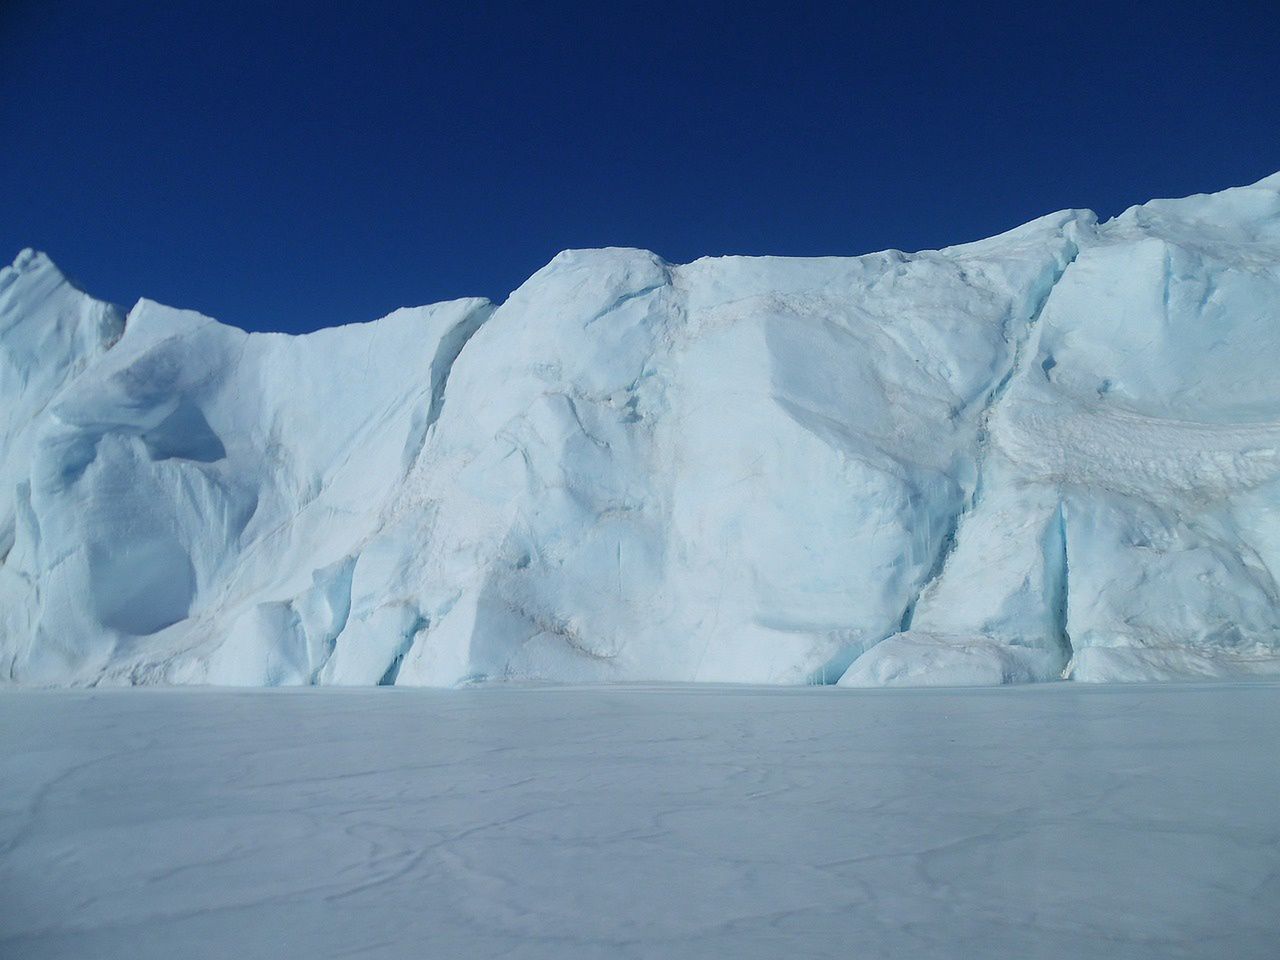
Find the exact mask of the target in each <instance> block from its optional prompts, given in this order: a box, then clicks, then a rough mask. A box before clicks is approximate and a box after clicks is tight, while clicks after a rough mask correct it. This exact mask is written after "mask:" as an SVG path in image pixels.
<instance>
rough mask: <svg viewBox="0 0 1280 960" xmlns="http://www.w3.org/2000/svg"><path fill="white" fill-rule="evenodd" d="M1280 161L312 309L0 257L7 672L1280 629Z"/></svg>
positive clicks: (357, 676) (171, 670)
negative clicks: (991, 231)
mask: <svg viewBox="0 0 1280 960" xmlns="http://www.w3.org/2000/svg"><path fill="white" fill-rule="evenodd" d="M1277 361H1280V175H1277V176H1274V177H1271V178H1268V179H1267V180H1264V181H1262V182H1260V183H1258V184H1255V185H1253V186H1251V187H1244V188H1238V189H1234V190H1228V191H1224V192H1222V193H1218V194H1214V195H1210V196H1199V197H1191V198H1187V199H1184V200H1177V201H1156V202H1152V203H1149V204H1146V205H1144V206H1141V207H1135V208H1132V209H1131V210H1129V211H1127V212H1126V213H1124V214H1123V215H1121V216H1120V217H1117V218H1115V219H1114V220H1111V221H1108V222H1107V223H1104V224H1101V225H1099V224H1098V223H1097V222H1096V218H1095V217H1094V216H1093V215H1092V214H1091V213H1088V212H1064V213H1059V214H1054V215H1051V216H1048V217H1044V218H1041V219H1039V220H1036V221H1034V222H1032V223H1030V224H1027V225H1026V226H1024V227H1020V228H1018V229H1016V230H1013V231H1010V232H1009V233H1006V234H1003V235H1001V236H999V237H995V238H992V239H990V240H984V241H981V242H978V243H972V244H966V245H963V246H958V247H951V248H947V249H944V250H940V251H932V252H925V253H918V254H903V253H899V252H896V251H890V252H887V253H879V254H872V255H869V256H865V257H857V258H824V259H804V260H799V259H780V258H742V257H728V258H719V259H705V260H700V261H697V262H695V263H692V264H687V265H683V266H673V265H670V264H667V263H665V262H663V261H662V260H660V259H659V258H658V257H656V256H654V255H653V254H651V253H647V252H644V251H638V250H622V249H609V250H594V251H571V252H567V253H564V254H561V255H560V256H559V257H557V258H556V259H555V260H553V261H552V262H551V263H550V264H549V265H548V266H547V267H545V268H543V269H542V270H541V271H539V272H538V273H537V274H535V275H534V276H533V277H531V278H530V279H529V280H528V281H527V282H526V283H525V284H524V285H523V286H522V287H521V288H520V289H519V290H517V291H516V292H515V293H513V294H512V295H511V297H510V298H509V299H508V300H507V301H506V302H505V303H503V304H502V305H501V306H498V307H496V308H495V307H494V306H493V305H491V304H489V303H487V302H485V301H482V300H462V301H455V302H451V303H444V304H436V305H434V306H430V307H422V308H417V309H408V310H401V311H397V312H396V313H394V314H392V315H391V316H389V317H386V318H383V319H382V320H379V321H376V322H374V323H371V324H363V325H353V326H349V327H342V328H336V329H331V330H323V331H320V332H318V333H315V334H311V335H308V336H304V337H287V336H282V335H263V334H245V333H243V332H241V331H239V330H236V329H234V328H231V327H227V326H223V325H221V324H218V323H216V322H215V321H213V320H209V319H208V318H205V317H201V316H199V315H196V314H193V313H188V312H183V311H177V310H172V309H169V308H166V307H162V306H159V305H157V304H154V303H151V302H148V301H142V302H140V303H139V304H138V305H137V306H135V307H134V308H133V309H132V310H131V311H129V313H128V316H127V317H126V316H124V315H123V314H122V313H121V312H120V311H119V310H117V309H116V308H114V307H111V306H109V305H106V304H102V303H99V302H97V301H94V300H93V299H91V298H90V297H88V296H87V295H85V294H84V293H82V292H80V291H79V290H77V289H76V288H75V287H74V286H72V285H71V284H70V283H68V282H67V281H66V280H65V278H63V277H62V275H61V274H60V273H59V272H58V271H57V269H56V268H55V267H54V266H53V265H52V263H50V262H49V261H48V259H47V258H45V257H43V256H42V255H40V254H35V253H31V252H29V251H28V252H24V253H23V254H22V255H20V256H19V258H18V260H17V261H16V262H15V263H14V265H13V266H12V267H10V268H8V269H5V270H4V271H3V272H0V403H2V408H0V428H2V429H3V431H4V432H3V434H2V435H0V444H2V445H0V484H2V485H0V557H3V560H2V561H0V676H7V677H9V678H11V679H13V680H17V681H20V682H28V683H57V684H66V683H95V682H108V683H129V682H132V683H153V682H178V683H231V684H251V685H257V684H297V683H337V684H374V683H400V684H429V685H453V684H457V683H460V682H467V681H473V680H481V679H490V680H496V679H505V678H520V679H557V680H650V679H652V680H705V681H749V682H765V683H804V682H812V681H818V682H835V681H836V680H839V681H840V682H841V683H844V684H886V683H944V684H951V683H998V682H1010V681H1028V680H1045V679H1056V678H1058V677H1061V676H1064V675H1065V676H1068V677H1070V678H1072V679H1077V680H1091V681H1101V680H1133V679H1166V678H1177V677H1189V676H1215V677H1218V676H1223V677H1229V676H1241V675H1248V674H1253V673H1265V672H1280V588H1277V584H1276V580H1275V579H1274V577H1273V575H1272V571H1273V570H1276V569H1280V486H1277V479H1278V478H1280V391H1277V389H1276V387H1277V385H1278V384H1280V380H1277V377H1276V375H1275V373H1274V370H1275V368H1276V366H1277Z"/></svg>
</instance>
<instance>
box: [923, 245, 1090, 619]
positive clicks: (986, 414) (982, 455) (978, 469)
mask: <svg viewBox="0 0 1280 960" xmlns="http://www.w3.org/2000/svg"><path fill="white" fill-rule="evenodd" d="M1064 239H1065V240H1066V242H1067V250H1066V254H1067V256H1066V259H1065V261H1063V262H1062V264H1061V265H1059V266H1057V267H1055V269H1054V270H1053V271H1052V273H1051V275H1050V277H1049V279H1048V281H1047V283H1046V284H1045V286H1044V290H1043V292H1042V293H1041V294H1040V296H1039V297H1038V298H1037V299H1036V302H1035V305H1034V306H1033V307H1032V309H1031V311H1030V313H1029V314H1028V317H1027V320H1026V322H1025V323H1024V324H1023V327H1022V331H1021V332H1020V334H1019V335H1018V337H1017V339H1016V340H1015V342H1014V347H1013V356H1012V358H1011V359H1010V361H1009V365H1008V367H1007V368H1006V369H1005V371H1004V373H1003V374H1002V375H1001V376H1000V378H999V379H998V380H997V381H996V383H995V385H994V386H993V387H992V388H991V389H990V390H989V391H988V393H987V399H986V402H985V403H984V404H983V408H982V411H981V412H980V413H979V414H978V431H977V444H976V447H975V449H974V482H973V489H972V490H971V491H970V492H969V496H968V497H967V498H965V501H964V502H963V503H962V504H961V506H960V510H959V511H958V512H957V513H956V514H955V516H954V517H953V518H952V521H951V524H950V527H949V529H948V531H947V534H946V536H944V537H943V538H942V543H941V544H940V545H939V548H938V555H937V557H936V558H935V560H934V562H933V565H932V566H931V567H930V568H929V572H928V574H927V575H926V576H925V578H924V580H923V581H922V583H921V585H920V588H919V589H918V590H917V591H916V592H915V594H914V595H913V596H912V597H911V599H910V600H909V601H907V605H906V607H905V608H904V609H903V612H902V623H901V626H900V627H899V630H900V631H901V632H906V631H907V630H909V629H911V621H912V620H913V619H914V617H915V611H916V607H917V606H918V605H919V603H920V599H921V598H922V597H924V596H925V594H926V593H927V592H928V591H929V590H930V589H931V588H932V587H933V585H934V584H936V583H937V582H938V580H939V579H941V577H942V574H943V572H944V571H945V569H946V566H947V561H948V560H949V559H950V558H951V554H952V553H953V552H954V551H955V547H956V543H957V541H958V539H959V536H960V530H961V527H962V526H963V524H964V522H965V520H966V518H967V517H968V516H969V515H970V514H971V513H972V512H973V510H974V508H975V507H977V506H978V504H979V503H980V502H981V501H982V494H983V475H984V470H985V466H986V461H987V453H988V449H989V447H990V445H991V419H992V417H993V416H994V415H995V411H996V408H997V407H998V406H999V405H1000V402H1001V400H1003V399H1004V396H1005V394H1006V393H1008V391H1009V385H1010V384H1011V383H1012V382H1013V380H1014V378H1015V377H1016V376H1018V375H1019V374H1020V373H1021V372H1022V368H1023V366H1024V365H1025V363H1026V356H1027V354H1028V352H1029V348H1030V347H1031V346H1032V340H1033V333H1034V331H1035V328H1036V326H1037V324H1038V323H1039V322H1040V316H1041V314H1043V313H1044V308H1045V306H1046V305H1047V304H1048V303H1049V298H1050V296H1051V295H1052V294H1053V290H1054V288H1055V287H1056V286H1057V285H1058V284H1059V283H1060V282H1061V281H1062V278H1063V277H1064V276H1065V275H1066V273H1067V271H1068V270H1069V269H1070V268H1071V265H1072V264H1073V263H1075V261H1076V258H1077V257H1079V256H1080V246H1079V244H1078V243H1077V242H1076V240H1075V238H1074V237H1073V236H1072V231H1071V230H1070V229H1068V230H1067V232H1065V233H1064ZM1064 602H1065V601H1064Z"/></svg>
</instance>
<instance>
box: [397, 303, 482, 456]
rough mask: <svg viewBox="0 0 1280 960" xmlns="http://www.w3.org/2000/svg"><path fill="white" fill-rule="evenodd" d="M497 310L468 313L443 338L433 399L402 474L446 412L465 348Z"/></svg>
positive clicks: (408, 446) (409, 445)
mask: <svg viewBox="0 0 1280 960" xmlns="http://www.w3.org/2000/svg"><path fill="white" fill-rule="evenodd" d="M495 309H497V308H496V307H495V305H494V304H492V303H486V304H484V305H483V306H481V307H477V308H476V309H475V310H473V311H472V312H471V313H469V314H467V315H466V316H465V317H463V318H462V319H461V320H459V321H458V323H457V324H456V325H455V326H454V327H453V329H452V330H450V331H449V332H448V333H446V334H445V335H444V336H443V337H441V338H440V342H439V343H438V344H437V345H436V352H435V355H434V356H433V357H432V358H431V399H430V401H429V403H428V405H427V409H426V411H425V413H424V414H420V415H419V414H415V416H414V419H413V423H412V426H411V429H410V432H409V436H408V438H407V439H406V441H405V448H404V457H403V459H402V462H401V467H402V469H401V472H402V473H408V472H409V469H410V468H411V467H412V466H413V464H414V462H415V461H416V460H417V459H418V454H419V453H421V452H422V446H423V444H424V443H426V440H427V434H428V432H429V431H430V430H431V428H432V427H433V426H434V425H435V423H436V421H437V420H439V419H440V411H441V410H443V409H444V394H445V388H446V387H447V386H448V383H449V374H450V373H452V372H453V365H454V363H455V362H456V361H457V359H458V356H459V355H460V354H461V353H462V350H463V348H464V347H465V346H466V345H467V343H468V342H469V341H470V340H471V338H472V337H473V336H475V333H476V331H477V330H479V329H480V328H481V327H482V326H483V325H484V322H485V321H486V320H488V319H489V317H490V316H492V315H493V311H494V310H495Z"/></svg>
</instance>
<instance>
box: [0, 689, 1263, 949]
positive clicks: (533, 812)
mask: <svg viewBox="0 0 1280 960" xmlns="http://www.w3.org/2000/svg"><path fill="white" fill-rule="evenodd" d="M0 784H2V785H3V786H2V787H0V956H2V957H5V958H19V957H21V958H25V960H38V958H48V957H76V958H90V957H92V958H115V957H121V958H124V957H128V958H130V960H137V958H152V957H155V958H161V957H163V958H166V960H168V958H175V957H182V958H188V960H190V958H201V957H218V958H225V957H233V958H236V960H251V958H273V960H276V958H293V957H308V958H315V957H386V958H391V957H395V958H401V957H405V958H409V957H412V958H471V957H513V958H544V957H545V958H557V960H564V958H587V957H591V958H606V957H607V958H631V957H681V958H683V957H707V958H712V957H714V958H728V957H732V958H742V957H828V956H830V957H857V958H875V957H910V958H939V957H955V958H960V957H965V958H971V957H1019V958H1058V957H1062V958H1083V957H1106V958H1138V957H1142V958H1152V960H1155V958H1159V960H1170V958H1177V957H1198V958H1199V957H1206V958H1207V957H1230V958H1233V960H1246V958H1254V957H1257V958H1262V957H1267V958H1274V957H1275V956H1276V955H1277V954H1276V952H1275V951H1276V949H1277V944H1278V943H1280V909H1278V908H1277V904H1280V685H1277V684H1274V683H1269V682H1266V683H1263V682H1260V683H1254V684H1242V685H1233V686H1226V685H1222V686H1209V685H1205V686H1187V685H1183V686H1166V687H1093V686H1082V685H1080V686H1078V685H1073V684H1057V685H1042V686H1035V687H1014V688H1005V689H969V690H937V689H932V690H866V691H850V690H840V689H834V688H812V687H811V688H798V689H787V688H774V689H759V688H751V687H710V688H707V687H614V688H565V687H555V688H551V687H528V688H511V687H503V688H474V689H463V690H458V691H449V692H445V691H431V690H406V689H357V690H338V689H328V690H314V689H302V690H293V691H280V690H274V691H234V692H232V691H219V690H191V689H186V690H166V689H152V690H79V691H41V690H4V691H2V692H0Z"/></svg>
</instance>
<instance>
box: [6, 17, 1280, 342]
mask: <svg viewBox="0 0 1280 960" xmlns="http://www.w3.org/2000/svg"><path fill="white" fill-rule="evenodd" d="M1278 45H1280V4H1277V3H1276V2H1274V0H1270V2H1253V3H1247V4H1240V3H1230V2H1220V0H1215V2H1213V3H1188V4H1185V5H1183V4H1178V3H1173V2H1166V3H1152V4H1146V3H1140V2H1125V3H1114V2H1111V3H1106V4H1098V5H1092V4H1089V3H1079V2H1075V3H1068V4H1030V3H1018V4H1010V5H1008V6H1007V7H1005V8H999V6H998V5H993V4H982V3H963V4H961V3H956V4H950V5H947V6H946V7H945V9H944V7H943V5H941V4H922V5H917V4H912V3H902V2H882V3H876V4H860V3H856V2H845V3H832V4H827V3H821V4H806V3H796V2H790V3H777V4H755V3H747V2H745V0H742V2H738V3H732V4H725V3H696V2H689V3H682V4H663V3H658V2H646V3H611V2H608V0H596V2H594V3H576V4H568V3H557V2H539V3H523V4H489V3H478V2H472V3H457V2H455V3H450V4H432V3H378V2H367V3H362V4H355V3H351V4H332V5H330V4H323V3H314V2H313V3H307V4H297V5H296V6H295V5H291V4H290V3H275V4H269V3H257V4H252V5H243V6H238V5H237V4H236V3H234V2H228V0H224V2H217V3H188V2H184V0H169V2H166V3H158V2H157V3H147V4H134V3H118V2H111V0H99V2H94V3H90V2H87V0H86V2H81V3H61V2H49V0H38V2H37V0H0V131H3V143H2V144H0V257H3V259H5V260H7V259H9V258H10V257H12V256H13V254H15V253H16V252H17V251H18V249H19V248H21V247H23V246H28V245H32V246H37V247H39V248H41V249H44V250H46V251H48V252H49V253H50V254H51V255H52V256H53V258H54V259H55V260H56V261H57V262H58V263H59V264H60V265H61V266H62V267H63V269H64V270H66V271H67V272H68V273H69V274H71V275H72V276H73V277H76V278H78V279H79V281H80V282H81V283H82V285H84V286H85V287H86V288H87V289H88V290H89V291H90V292H92V293H95V294H97V295H99V296H102V297H105V298H108V299H113V300H116V301H118V302H122V303H124V304H126V305H128V304H130V303H132V302H133V300H134V299H136V298H137V297H138V296H141V295H146V296H149V297H151V298H153V299H156V300H160V301H163V302H166V303H171V304H173V305H176V306H186V307H192V308H195V309H199V310H202V311H204V312H205V313H209V314H211V315H213V316H216V317H218V318H219V319H222V320H225V321H228V322H231V323H236V324H238V325H241V326H245V327H248V328H250V329H283V330H306V329H313V328H315V327H319V326H326V325H330V324H334V323H342V322H350V321H355V320H367V319H372V318H374V317H377V316H380V315H382V314H384V313H386V312H388V311H390V310H391V309H394V308H395V307H397V306H400V305H404V304H417V303H426V302H430V301H433V300H440V299H447V298H451V297H457V296H467V295H484V296H489V297H492V298H495V299H501V298H503V297H505V296H506V294H507V293H508V292H509V291H510V290H511V289H513V288H514V287H515V286H517V285H518V284H519V283H520V282H521V281H522V280H523V279H524V278H525V277H527V276H528V274H530V273H531V272H533V271H534V270H535V269H537V268H538V267H539V266H541V265H542V264H543V263H545V262H546V261H547V260H549V259H550V258H551V257H552V256H553V255H554V254H555V253H556V252H557V251H558V250H561V249H563V248H566V247H584V246H604V245H610V244H617V245H628V246H643V247H649V248H651V249H653V250H656V251H657V252H659V253H660V254H662V255H663V256H664V257H666V258H667V259H668V260H672V261H685V260H690V259H693V258H695V257H698V256H700V255H703V254H721V253H776V254H798V255H810V254H856V253H865V252H868V251H871V250H877V249H883V248H885V247H898V248H902V249H920V248H926V247H935V246H941V245H944V244H947V243H953V242H960V241H964V240H969V239H976V238H978V237H982V236H986V235H989V234H992V233H996V232H999V231H1001V230H1004V229H1007V228H1009V227H1012V226H1015V225H1016V224H1018V223H1020V222H1022V221H1025V220H1028V219H1030V218H1032V217H1034V216H1038V215H1040V214H1042V213H1047V212H1049V211H1052V210H1055V209H1060V208H1062V207H1069V206H1086V207H1093V208H1094V209H1096V210H1098V211H1099V213H1101V214H1103V215H1104V216H1106V215H1114V214H1115V213H1118V212H1119V211H1120V210H1121V209H1123V208H1124V207H1126V206H1128V205H1129V204H1131V203H1135V202H1140V201H1142V200H1145V199H1148V198H1149V197H1152V196H1179V195H1183V194H1187V193H1194V192H1199V191H1206V190H1213V189H1218V188H1221V187H1225V186H1229V185H1234V184H1239V183H1245V182H1250V181H1253V180H1256V179H1259V178H1261V177H1262V176H1265V175H1266V174H1268V173H1271V172H1274V171H1275V170H1277V169H1280V53H1278V52H1277V49H1278Z"/></svg>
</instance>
